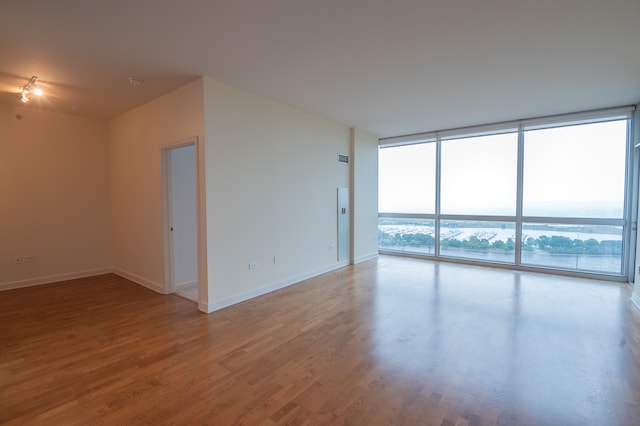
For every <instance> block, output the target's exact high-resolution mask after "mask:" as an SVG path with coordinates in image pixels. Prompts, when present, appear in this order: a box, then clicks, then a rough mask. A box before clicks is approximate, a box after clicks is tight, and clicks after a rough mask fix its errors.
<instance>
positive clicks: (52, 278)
mask: <svg viewBox="0 0 640 426" xmlns="http://www.w3.org/2000/svg"><path fill="white" fill-rule="evenodd" d="M111 272H113V269H112V268H99V269H89V270H86V271H77V272H70V273H66V274H58V275H47V276H44V277H37V278H29V279H26V280H19V281H9V282H4V283H0V291H3V290H12V289H16V288H23V287H33V286H36V285H43V284H51V283H57V282H60V281H67V280H75V279H78V278H86V277H93V276H96V275H104V274H109V273H111Z"/></svg>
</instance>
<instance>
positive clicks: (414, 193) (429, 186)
mask: <svg viewBox="0 0 640 426" xmlns="http://www.w3.org/2000/svg"><path fill="white" fill-rule="evenodd" d="M378 173H379V177H378V185H379V188H378V197H379V198H378V200H379V201H378V211H379V212H383V213H431V214H433V213H435V210H436V144H435V143H424V144H417V145H406V146H395V147H389V148H381V149H380V155H379V168H378Z"/></svg>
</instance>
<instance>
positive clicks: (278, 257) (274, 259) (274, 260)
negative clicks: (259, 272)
mask: <svg viewBox="0 0 640 426" xmlns="http://www.w3.org/2000/svg"><path fill="white" fill-rule="evenodd" d="M278 263H280V256H273V264H274V265H277V264H278Z"/></svg>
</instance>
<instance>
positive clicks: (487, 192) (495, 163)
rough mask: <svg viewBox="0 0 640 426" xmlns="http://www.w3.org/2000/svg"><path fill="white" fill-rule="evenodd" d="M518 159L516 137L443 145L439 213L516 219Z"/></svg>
mask: <svg viewBox="0 0 640 426" xmlns="http://www.w3.org/2000/svg"><path fill="white" fill-rule="evenodd" d="M517 156H518V135H517V133H506V134H502V135H489V136H481V137H474V138H464V139H454V140H448V141H443V142H442V176H441V185H442V186H441V188H442V190H441V194H440V200H441V212H442V213H444V214H473V215H506V216H513V215H515V212H516V185H517V174H516V173H517Z"/></svg>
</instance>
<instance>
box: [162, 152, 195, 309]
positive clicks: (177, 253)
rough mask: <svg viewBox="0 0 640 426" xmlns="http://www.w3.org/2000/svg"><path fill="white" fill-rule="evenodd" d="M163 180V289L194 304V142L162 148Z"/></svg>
mask: <svg viewBox="0 0 640 426" xmlns="http://www.w3.org/2000/svg"><path fill="white" fill-rule="evenodd" d="M163 160H164V161H163V165H164V179H165V225H166V227H167V230H166V233H167V234H166V235H167V237H168V238H166V239H165V241H166V242H167V249H168V250H167V253H166V256H167V262H166V264H167V267H166V268H165V281H166V283H167V284H166V288H165V290H166V292H167V293H174V294H175V295H178V296H180V297H183V298H185V299H188V300H191V301H193V302H196V303H198V225H197V223H198V213H197V208H198V203H197V180H196V145H195V143H194V142H189V143H186V144H183V145H179V146H174V147H170V148H166V149H164V150H163Z"/></svg>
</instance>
